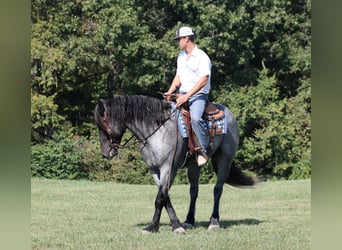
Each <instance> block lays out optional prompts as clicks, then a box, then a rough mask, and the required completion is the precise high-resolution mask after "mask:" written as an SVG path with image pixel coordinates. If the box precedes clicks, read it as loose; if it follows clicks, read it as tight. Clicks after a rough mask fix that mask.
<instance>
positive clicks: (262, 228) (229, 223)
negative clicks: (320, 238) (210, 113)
mask: <svg viewBox="0 0 342 250" xmlns="http://www.w3.org/2000/svg"><path fill="white" fill-rule="evenodd" d="M213 187H214V186H213V184H208V185H201V186H200V191H199V197H198V201H197V211H196V220H197V223H196V226H195V227H194V228H193V229H189V230H187V231H186V234H185V235H177V234H174V233H172V231H171V226H170V224H169V219H168V216H167V214H166V211H165V210H164V211H163V214H162V218H161V227H160V230H159V233H156V234H143V233H142V229H143V228H144V227H145V226H146V225H147V224H148V223H149V222H150V221H151V219H152V215H153V212H154V198H155V196H156V192H157V188H156V186H149V185H128V184H118V183H113V182H90V181H67V180H45V179H35V178H34V179H32V181H31V240H32V243H31V244H32V246H31V248H32V249H101V250H102V249H123V250H127V249H146V250H150V249H172V250H174V249H196V250H197V249H238V250H241V249H248V250H250V249H272V250H274V249H300V250H303V249H310V247H311V180H296V181H277V182H264V183H261V184H259V185H258V186H257V187H255V188H252V189H237V188H233V187H231V186H228V185H225V187H224V190H223V194H222V198H221V205H220V216H221V217H220V220H221V228H220V229H218V230H216V231H208V230H207V227H208V221H209V217H210V215H211V210H212V206H213ZM188 193H189V186H188V185H175V186H173V187H172V189H171V193H170V195H171V199H172V202H173V205H174V208H175V209H176V212H177V215H178V217H179V218H180V220H181V221H184V219H185V216H186V213H187V208H188V203H189V194H188Z"/></svg>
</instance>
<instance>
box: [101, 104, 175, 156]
mask: <svg viewBox="0 0 342 250" xmlns="http://www.w3.org/2000/svg"><path fill="white" fill-rule="evenodd" d="M175 111H176V109H174V110H173V111H172V112H171V113H170V114H169V115H168V117H167V118H166V119H165V120H163V121H162V122H161V123H160V124H159V125H158V127H157V128H156V129H155V130H153V132H152V133H151V134H149V135H148V136H146V137H144V138H142V139H136V141H135V142H131V143H129V142H130V141H131V140H132V139H133V138H134V137H135V135H132V136H131V137H130V138H129V139H128V140H127V141H126V142H125V143H124V144H123V145H120V142H118V141H117V140H116V139H115V138H114V133H113V131H112V129H111V128H110V127H109V125H108V124H107V122H106V121H105V120H104V119H103V118H102V117H100V123H98V125H99V126H100V127H101V128H102V129H103V130H104V131H105V132H106V133H107V135H108V136H109V142H110V148H109V150H108V153H110V152H111V151H112V150H113V149H114V150H119V149H125V148H129V147H131V146H132V145H134V144H136V143H137V142H141V143H143V144H144V145H145V144H146V143H147V140H148V139H149V138H150V137H151V136H153V135H154V134H155V133H156V132H157V131H158V130H159V129H160V128H161V127H162V126H163V125H164V124H165V123H166V122H167V121H168V120H170V119H171V117H172V115H173V114H174V113H175ZM128 143H129V144H128Z"/></svg>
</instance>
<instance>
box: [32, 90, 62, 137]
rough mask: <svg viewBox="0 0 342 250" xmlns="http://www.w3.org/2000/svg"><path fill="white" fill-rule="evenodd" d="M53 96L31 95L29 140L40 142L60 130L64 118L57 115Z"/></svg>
mask: <svg viewBox="0 0 342 250" xmlns="http://www.w3.org/2000/svg"><path fill="white" fill-rule="evenodd" d="M54 98H55V95H52V96H45V95H40V94H32V95H31V140H32V142H42V141H44V139H45V138H51V137H52V135H53V132H54V131H55V130H59V129H61V124H62V122H63V121H64V117H63V116H61V115H59V114H57V108H58V106H57V105H56V104H55V103H54Z"/></svg>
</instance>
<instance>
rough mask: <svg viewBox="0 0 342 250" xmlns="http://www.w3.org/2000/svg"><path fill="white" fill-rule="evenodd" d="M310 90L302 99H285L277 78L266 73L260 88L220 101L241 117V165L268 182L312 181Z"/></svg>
mask: <svg viewBox="0 0 342 250" xmlns="http://www.w3.org/2000/svg"><path fill="white" fill-rule="evenodd" d="M308 87H309V85H307V86H304V88H305V89H306V90H305V91H304V93H302V94H301V95H297V96H296V97H292V98H289V99H286V98H285V99H282V98H280V96H279V95H280V92H279V87H278V85H277V82H276V79H275V77H274V76H268V75H267V70H264V71H262V72H261V75H260V78H259V81H258V85H257V86H251V87H244V88H240V89H238V91H237V92H233V93H230V94H229V95H225V96H223V97H222V98H221V99H220V100H221V101H222V102H223V103H226V104H227V103H228V104H229V105H228V106H230V107H231V109H232V110H233V112H234V113H235V114H236V116H237V117H238V121H239V127H240V131H241V132H240V135H241V139H240V141H241V147H240V149H239V151H238V154H237V162H238V165H240V166H241V167H242V168H244V169H249V170H251V171H254V172H257V173H259V174H260V175H262V176H265V177H268V178H272V177H275V178H290V179H296V178H308V177H310V175H311V170H310V169H311V163H310V162H311V155H310V148H311V143H310V133H311V121H310V115H309V109H310V106H309V104H310V102H309V93H310V91H309V90H308V89H307V88H308Z"/></svg>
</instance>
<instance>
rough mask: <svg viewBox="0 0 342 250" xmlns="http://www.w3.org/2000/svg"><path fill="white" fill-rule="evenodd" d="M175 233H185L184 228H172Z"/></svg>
mask: <svg viewBox="0 0 342 250" xmlns="http://www.w3.org/2000/svg"><path fill="white" fill-rule="evenodd" d="M173 232H174V233H176V234H185V229H184V228H183V227H178V228H176V229H175V230H173Z"/></svg>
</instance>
